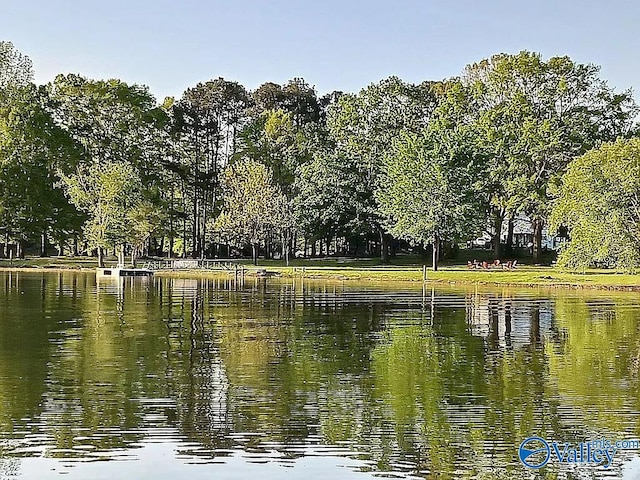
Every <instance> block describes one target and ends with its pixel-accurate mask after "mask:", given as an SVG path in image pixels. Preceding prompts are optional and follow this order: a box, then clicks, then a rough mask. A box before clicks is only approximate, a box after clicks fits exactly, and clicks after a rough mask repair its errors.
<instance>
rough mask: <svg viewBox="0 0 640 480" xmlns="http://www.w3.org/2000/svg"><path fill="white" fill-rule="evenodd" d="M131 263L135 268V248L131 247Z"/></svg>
mask: <svg viewBox="0 0 640 480" xmlns="http://www.w3.org/2000/svg"><path fill="white" fill-rule="evenodd" d="M131 265H133V268H136V266H137V265H138V262H137V256H136V249H135V248H132V249H131Z"/></svg>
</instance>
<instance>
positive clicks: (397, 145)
mask: <svg viewBox="0 0 640 480" xmlns="http://www.w3.org/2000/svg"><path fill="white" fill-rule="evenodd" d="M460 140H463V139H458V142H459V143H458V142H451V143H449V145H455V144H457V145H456V146H454V147H452V148H451V149H449V148H447V143H444V142H443V143H440V142H438V141H436V138H435V137H434V136H432V133H431V132H428V131H427V132H425V134H422V135H416V134H405V135H404V136H403V137H402V138H401V139H398V140H396V141H395V142H394V144H393V148H392V150H391V152H389V154H388V155H387V156H386V157H385V169H384V174H383V175H382V177H381V181H380V186H379V189H378V190H377V191H376V198H377V200H378V203H379V205H380V209H381V211H382V213H383V214H384V215H385V216H386V217H387V218H388V220H387V226H388V228H389V231H390V232H391V233H392V234H394V235H396V236H398V237H401V238H405V239H407V240H410V241H412V242H414V243H420V244H425V245H426V244H431V245H432V252H433V263H432V265H433V269H434V270H437V269H438V257H439V250H440V246H441V244H442V242H443V241H456V240H459V239H460V238H461V237H463V236H464V235H465V234H467V233H468V232H469V231H472V230H473V228H474V227H475V226H476V225H477V224H478V221H477V218H478V209H477V206H476V204H475V197H474V194H473V193H474V192H473V189H472V178H471V175H470V174H469V173H470V172H471V170H470V169H469V164H470V163H471V162H470V159H469V157H468V156H467V155H466V152H464V150H461V149H460V148H459V146H458V145H460V144H463V141H460Z"/></svg>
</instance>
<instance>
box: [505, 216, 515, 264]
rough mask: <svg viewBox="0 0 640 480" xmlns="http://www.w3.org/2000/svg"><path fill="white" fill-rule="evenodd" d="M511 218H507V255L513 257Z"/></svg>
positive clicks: (512, 222) (512, 223)
mask: <svg viewBox="0 0 640 480" xmlns="http://www.w3.org/2000/svg"><path fill="white" fill-rule="evenodd" d="M513 226H514V221H513V216H511V217H509V225H508V229H507V248H506V250H507V252H506V253H507V255H510V256H511V255H513Z"/></svg>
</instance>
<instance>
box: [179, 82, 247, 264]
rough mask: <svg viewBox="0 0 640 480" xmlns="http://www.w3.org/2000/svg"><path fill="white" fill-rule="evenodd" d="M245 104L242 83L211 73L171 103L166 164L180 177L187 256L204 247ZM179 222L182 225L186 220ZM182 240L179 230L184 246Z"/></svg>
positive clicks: (243, 118) (202, 251) (197, 253)
mask: <svg viewBox="0 0 640 480" xmlns="http://www.w3.org/2000/svg"><path fill="white" fill-rule="evenodd" d="M250 105H251V100H250V98H249V94H248V93H247V91H246V90H245V88H244V87H243V86H242V85H240V84H238V83H237V82H232V81H228V80H225V79H224V78H217V79H215V80H210V81H208V82H204V83H198V84H197V85H196V86H195V87H193V88H188V89H187V90H186V91H185V92H184V94H183V95H182V98H181V99H180V101H179V102H177V103H176V104H175V105H174V107H173V118H174V138H175V141H176V146H177V153H178V155H177V156H176V157H175V158H174V165H172V167H171V168H172V169H173V171H175V172H176V173H178V174H179V176H180V179H181V182H182V187H181V189H182V191H183V195H182V200H183V201H184V202H185V203H186V204H185V205H184V206H183V211H184V213H185V215H186V216H187V217H188V218H189V223H190V237H191V242H190V243H191V253H192V255H193V256H201V255H204V254H205V251H206V250H207V249H208V246H207V245H206V239H207V225H208V224H209V223H210V222H209V219H213V218H215V217H216V216H217V214H218V213H219V211H220V210H219V209H220V201H221V196H222V195H221V193H222V192H221V185H220V173H221V172H222V170H223V169H224V167H225V166H226V165H227V164H228V163H229V161H230V159H231V158H232V157H233V156H234V155H235V154H236V150H237V142H238V138H239V135H240V132H241V131H242V130H243V128H244V126H245V125H246V123H247V122H248V109H249V107H250ZM183 227H184V228H185V229H186V227H187V222H186V221H185V222H184V223H183ZM186 240H187V233H186V232H183V241H185V242H184V243H185V248H186Z"/></svg>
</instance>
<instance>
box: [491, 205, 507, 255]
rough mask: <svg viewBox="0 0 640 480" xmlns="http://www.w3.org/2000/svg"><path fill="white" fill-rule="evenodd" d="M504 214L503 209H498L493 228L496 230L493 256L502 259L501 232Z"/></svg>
mask: <svg viewBox="0 0 640 480" xmlns="http://www.w3.org/2000/svg"><path fill="white" fill-rule="evenodd" d="M503 219H504V216H503V215H502V212H501V211H496V214H495V217H494V219H493V229H494V231H495V235H494V237H493V256H494V257H495V258H496V259H500V256H501V254H502V249H501V248H500V233H501V232H502V221H503Z"/></svg>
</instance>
